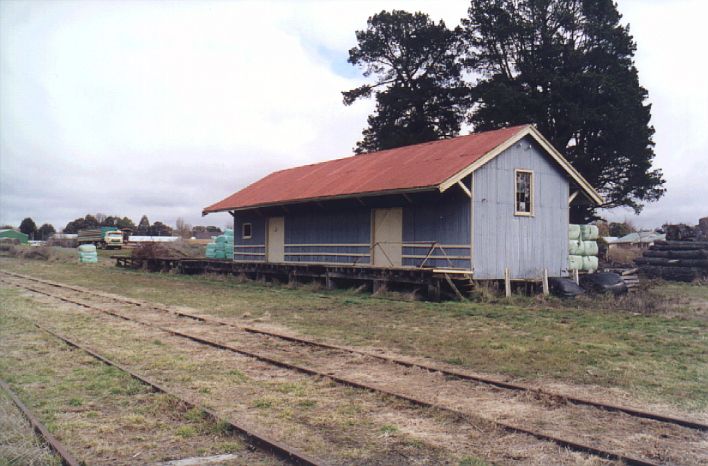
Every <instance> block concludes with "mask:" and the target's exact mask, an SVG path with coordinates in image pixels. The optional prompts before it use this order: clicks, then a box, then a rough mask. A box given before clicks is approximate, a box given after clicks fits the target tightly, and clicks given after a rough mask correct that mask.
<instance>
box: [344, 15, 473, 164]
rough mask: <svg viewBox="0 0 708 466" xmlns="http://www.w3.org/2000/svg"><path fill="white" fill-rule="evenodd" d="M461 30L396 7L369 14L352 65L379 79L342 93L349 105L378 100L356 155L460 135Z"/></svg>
mask: <svg viewBox="0 0 708 466" xmlns="http://www.w3.org/2000/svg"><path fill="white" fill-rule="evenodd" d="M457 32H458V31H451V30H449V29H448V28H447V27H446V26H445V23H444V22H442V21H440V22H438V23H435V22H434V21H432V20H431V19H430V17H429V16H428V15H426V14H423V13H414V14H412V13H408V12H405V11H398V10H393V11H391V12H387V11H382V12H380V13H378V14H375V15H374V16H372V17H370V18H369V20H368V22H367V28H366V30H363V31H357V32H356V37H357V41H358V45H357V46H356V47H354V48H352V49H351V50H350V51H349V63H351V64H353V65H357V66H360V67H361V68H363V70H364V71H363V73H364V76H367V77H369V76H372V75H374V76H375V77H376V81H375V82H374V83H371V84H365V85H362V86H360V87H357V88H355V89H352V90H350V91H346V92H343V93H342V94H343V95H344V103H345V104H346V105H350V104H352V103H353V102H354V101H356V100H357V99H360V98H366V97H371V95H372V94H373V95H374V97H375V99H376V111H375V113H374V114H373V115H371V116H369V119H368V127H367V128H366V129H365V130H364V131H363V136H364V138H363V140H361V141H359V142H358V143H357V145H356V148H355V151H356V152H357V153H363V152H372V151H376V150H383V149H390V148H394V147H399V146H405V145H409V144H415V143H419V142H427V141H432V140H436V139H440V138H444V137H450V136H455V135H457V134H458V133H459V131H460V125H461V123H462V122H463V121H464V118H465V113H466V109H467V106H466V101H467V99H468V93H467V92H466V89H465V86H464V83H463V82H462V79H461V70H462V67H461V64H460V63H459V61H458V59H457V57H458V56H459V55H460V53H461V51H462V49H461V43H460V37H459V34H457Z"/></svg>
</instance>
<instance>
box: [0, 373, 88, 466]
mask: <svg viewBox="0 0 708 466" xmlns="http://www.w3.org/2000/svg"><path fill="white" fill-rule="evenodd" d="M0 387H1V388H2V389H3V390H4V391H5V393H7V396H9V397H10V399H11V400H12V402H13V403H15V406H17V408H18V409H19V410H20V411H21V412H22V414H23V415H24V416H25V418H27V420H28V421H29V423H30V425H31V426H32V429H33V430H34V432H35V434H36V435H37V436H38V437H40V438H41V439H42V440H43V441H44V442H45V443H46V444H47V446H48V447H49V448H50V449H51V450H52V451H53V452H54V453H56V454H57V455H59V458H61V463H62V464H63V465H65V466H80V465H81V464H82V463H79V461H78V460H77V459H76V458H74V455H72V454H71V453H70V452H69V450H67V448H66V447H65V446H64V444H63V443H61V442H60V441H59V440H57V438H56V437H54V436H53V435H52V434H51V433H50V432H49V430H48V429H47V428H46V427H45V426H44V424H42V423H41V422H40V420H39V419H37V417H36V416H35V415H34V414H33V413H32V411H30V409H29V408H28V407H27V406H26V405H25V404H24V403H23V402H22V400H20V398H19V397H18V396H17V395H16V394H15V392H13V391H12V389H11V388H10V386H9V385H8V384H7V383H6V382H5V381H4V380H2V379H0Z"/></svg>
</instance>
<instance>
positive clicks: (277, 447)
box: [31, 321, 326, 466]
mask: <svg viewBox="0 0 708 466" xmlns="http://www.w3.org/2000/svg"><path fill="white" fill-rule="evenodd" d="M31 322H32V324H33V325H34V326H35V327H37V328H39V329H40V330H43V331H44V332H46V333H48V334H50V335H52V336H53V337H55V338H58V339H59V340H61V341H63V342H64V343H66V344H67V345H69V346H71V347H74V348H77V349H79V350H81V351H83V352H85V353H86V354H88V355H90V356H91V357H93V358H94V359H97V360H98V361H100V362H102V363H103V364H106V365H107V366H111V367H115V368H116V369H118V370H120V371H122V372H125V373H126V374H128V375H129V376H131V377H132V378H134V379H136V380H138V381H139V382H141V383H142V384H144V385H148V386H149V387H150V388H152V389H153V390H154V391H155V392H159V393H164V394H166V395H169V396H171V397H173V398H176V399H177V400H179V401H180V402H181V403H184V404H185V405H186V406H188V407H189V408H190V409H193V408H196V409H198V410H200V411H201V412H203V413H204V414H206V416H207V417H208V418H209V419H210V420H212V421H214V422H220V423H225V424H226V425H228V426H229V428H230V429H232V430H233V431H235V432H238V433H239V434H241V435H243V436H244V437H246V439H247V441H248V442H249V443H251V444H252V445H253V446H256V447H259V448H261V449H262V450H265V451H267V452H270V453H273V454H274V455H276V456H278V457H279V458H280V459H283V460H286V461H288V462H290V463H292V464H297V465H306V466H320V465H324V464H326V463H324V462H323V461H322V460H319V459H315V458H313V457H311V456H309V455H307V454H305V453H302V452H300V451H298V450H296V449H294V448H292V447H290V446H288V445H285V444H284V443H281V442H279V441H277V440H274V439H271V438H270V437H268V436H267V435H265V434H263V433H260V432H257V431H255V430H254V429H252V428H250V427H246V426H244V425H242V424H239V423H237V422H235V421H232V420H230V419H225V418H223V417H221V416H219V415H218V414H217V413H216V412H214V411H212V410H210V409H208V408H206V407H204V406H201V405H199V404H197V403H194V402H192V401H189V400H187V399H185V398H183V397H181V396H179V395H177V394H176V393H174V392H172V391H171V390H169V389H167V388H165V387H164V386H162V385H160V384H158V383H157V382H155V381H153V380H150V379H148V378H147V377H144V376H142V375H140V374H138V373H136V372H133V371H132V370H130V369H128V368H127V367H125V366H123V365H121V364H119V363H117V362H115V361H112V360H111V359H108V358H107V357H105V356H102V355H100V354H98V353H97V352H96V351H94V350H92V349H91V348H89V347H87V346H85V345H82V344H80V343H77V342H76V341H74V340H72V339H70V338H68V337H66V336H64V335H61V334H59V333H58V332H55V331H54V330H51V329H49V328H47V327H44V326H43V325H41V324H38V323H37V322H34V321H31ZM76 464H77V466H78V463H76Z"/></svg>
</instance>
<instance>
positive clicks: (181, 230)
mask: <svg viewBox="0 0 708 466" xmlns="http://www.w3.org/2000/svg"><path fill="white" fill-rule="evenodd" d="M175 226H176V227H177V228H176V232H177V234H178V235H179V236H181V237H182V238H185V239H186V238H191V237H192V226H191V225H190V224H188V223H186V222H185V221H184V219H183V218H182V217H179V218H178V219H177V221H176V222H175Z"/></svg>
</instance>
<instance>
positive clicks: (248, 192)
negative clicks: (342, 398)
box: [203, 125, 603, 279]
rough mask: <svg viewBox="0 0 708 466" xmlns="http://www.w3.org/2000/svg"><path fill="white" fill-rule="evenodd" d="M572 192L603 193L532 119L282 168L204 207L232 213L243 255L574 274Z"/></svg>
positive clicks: (481, 274)
mask: <svg viewBox="0 0 708 466" xmlns="http://www.w3.org/2000/svg"><path fill="white" fill-rule="evenodd" d="M572 202H591V203H595V204H601V203H602V202H603V200H602V197H601V196H600V195H599V194H598V193H597V192H596V191H595V190H594V189H593V187H592V186H590V184H589V183H588V182H587V181H586V180H585V179H584V178H583V177H582V176H581V175H580V173H578V172H577V171H576V170H575V169H574V168H573V167H572V166H571V165H570V163H568V161H566V160H565V158H564V157H563V156H562V155H561V154H560V153H559V152H558V151H557V150H556V149H555V148H553V147H552V146H551V144H550V143H549V142H548V141H547V140H546V139H545V138H544V137H543V136H542V135H541V134H540V132H539V131H538V130H537V129H536V128H535V127H533V126H531V125H522V126H515V127H509V128H503V129H499V130H495V131H487V132H480V133H475V134H470V135H467V136H460V137H456V138H451V139H445V140H440V141H434V142H428V143H423V144H416V145H412V146H406V147H401V148H397V149H391V150H385V151H381V152H375V153H369V154H363V155H357V156H352V157H347V158H342V159H336V160H331V161H327V162H322V163H317V164H312V165H305V166H301V167H296V168H290V169H286V170H282V171H278V172H275V173H272V174H270V175H268V176H266V177H265V178H263V179H261V180H258V181H256V182H255V183H253V184H251V185H250V186H247V187H245V188H243V189H242V190H240V191H238V192H236V193H235V194H232V195H231V196H229V197H227V198H225V199H223V200H221V201H219V202H217V203H215V204H213V205H210V206H209V207H206V208H205V209H204V210H203V214H204V215H206V214H209V213H213V212H225V211H226V212H230V213H231V215H232V216H233V217H234V236H235V239H234V261H236V262H242V263H264V264H272V265H276V264H284V265H297V264H319V265H331V266H345V265H347V266H357V267H369V268H372V269H373V268H376V269H378V268H385V269H392V270H393V269H395V270H399V269H427V268H432V269H435V270H445V271H449V272H450V273H464V274H467V275H469V277H470V278H474V279H504V278H505V276H508V277H510V278H511V279H538V277H540V276H541V275H543V274H544V273H547V274H548V276H551V277H554V276H566V275H567V274H568V223H569V218H568V215H569V205H570V204H571V203H572ZM507 274H508V275H507Z"/></svg>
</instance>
